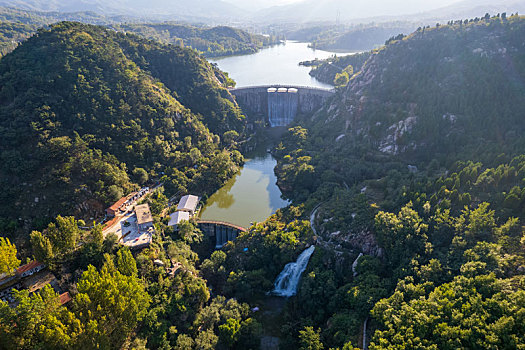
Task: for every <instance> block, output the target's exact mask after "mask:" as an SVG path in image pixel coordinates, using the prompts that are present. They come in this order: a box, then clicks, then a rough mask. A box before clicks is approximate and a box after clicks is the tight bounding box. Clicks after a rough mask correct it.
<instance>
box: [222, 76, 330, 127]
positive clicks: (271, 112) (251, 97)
mask: <svg viewBox="0 0 525 350" xmlns="http://www.w3.org/2000/svg"><path fill="white" fill-rule="evenodd" d="M230 93H231V94H232V95H233V96H235V100H236V101H237V104H238V105H239V106H240V107H241V108H242V110H243V112H244V113H245V114H246V116H247V117H248V118H250V119H264V120H265V121H266V122H267V123H268V124H269V125H270V126H271V127H276V126H287V125H289V124H290V123H291V122H292V121H293V120H294V119H295V118H296V117H297V116H299V115H308V114H311V113H313V112H316V111H317V110H319V109H320V108H321V107H322V106H323V105H324V103H326V101H327V100H328V99H329V98H330V97H331V96H333V95H334V93H335V92H334V90H329V89H321V88H313V87H307V86H284V85H267V86H252V87H243V88H238V89H231V90H230Z"/></svg>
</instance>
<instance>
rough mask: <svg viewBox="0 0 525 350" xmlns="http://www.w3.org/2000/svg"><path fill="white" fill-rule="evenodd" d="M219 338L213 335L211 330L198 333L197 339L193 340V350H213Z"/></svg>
mask: <svg viewBox="0 0 525 350" xmlns="http://www.w3.org/2000/svg"><path fill="white" fill-rule="evenodd" d="M218 341H219V337H217V336H216V335H215V333H213V330H211V329H207V330H205V331H202V332H199V335H197V338H195V349H196V350H214V349H215V348H216V346H217V342H218Z"/></svg>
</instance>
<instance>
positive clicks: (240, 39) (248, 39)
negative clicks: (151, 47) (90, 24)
mask: <svg viewBox="0 0 525 350" xmlns="http://www.w3.org/2000/svg"><path fill="white" fill-rule="evenodd" d="M114 27H115V28H116V29H118V30H119V31H125V32H132V33H136V34H138V35H140V36H143V37H146V38H148V39H154V40H157V41H160V42H164V43H168V44H174V45H178V46H187V47H191V48H193V49H195V50H197V51H199V52H200V53H202V54H204V55H205V56H206V57H214V56H226V55H238V54H250V53H255V52H257V51H259V50H260V49H262V48H263V47H265V46H269V45H272V44H277V43H279V42H280V41H279V39H278V38H277V37H274V36H263V35H255V34H250V33H248V32H246V31H244V30H241V29H237V28H232V27H225V26H219V27H211V28H208V27H196V26H191V25H187V24H178V23H159V24H120V25H116V26H114Z"/></svg>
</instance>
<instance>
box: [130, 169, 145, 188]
mask: <svg viewBox="0 0 525 350" xmlns="http://www.w3.org/2000/svg"><path fill="white" fill-rule="evenodd" d="M133 179H134V180H135V181H136V182H137V183H138V184H140V185H143V184H145V183H146V182H148V180H149V176H148V172H147V171H146V170H144V169H143V168H135V169H133Z"/></svg>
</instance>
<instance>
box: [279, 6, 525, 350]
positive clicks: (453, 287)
mask: <svg viewBox="0 0 525 350" xmlns="http://www.w3.org/2000/svg"><path fill="white" fill-rule="evenodd" d="M524 37H525V18H524V17H519V16H517V15H514V16H506V15H503V16H502V15H499V16H495V17H492V18H491V17H490V16H488V15H487V16H485V18H482V19H479V18H477V19H474V20H469V21H461V23H460V22H452V23H449V24H447V25H440V26H437V27H434V28H428V27H427V28H421V29H419V30H417V31H416V32H414V33H413V34H411V35H409V36H408V37H397V38H393V39H392V40H389V41H388V44H387V45H386V46H385V47H383V48H381V49H379V50H376V51H374V52H372V55H371V57H370V58H369V59H368V60H367V62H366V63H365V64H364V66H363V68H362V69H361V70H360V71H359V72H355V75H354V76H353V77H352V78H351V79H350V81H349V83H348V85H347V86H346V87H339V88H338V89H337V90H338V91H337V93H336V96H334V98H333V99H332V101H331V102H330V103H328V104H327V106H326V107H325V108H324V109H322V110H320V111H319V112H318V113H317V114H316V115H315V116H314V117H313V118H308V119H302V120H297V121H296V125H294V126H293V127H292V128H291V129H290V130H289V132H288V134H287V135H285V136H284V137H283V140H282V143H281V144H280V145H279V146H278V147H277V148H276V149H275V155H276V156H277V157H278V166H277V169H276V172H277V175H278V179H279V180H278V181H279V184H280V186H281V188H282V189H283V190H284V191H285V193H286V194H287V195H288V196H289V197H290V198H292V199H293V200H294V204H295V205H297V207H296V208H300V205H305V206H306V207H307V208H308V209H306V210H305V213H304V215H305V216H306V215H308V216H309V215H310V213H312V211H311V210H312V209H313V208H317V209H316V210H315V211H314V212H313V215H312V222H314V224H315V227H316V231H317V233H318V237H317V242H318V243H317V248H316V252H315V253H314V255H313V256H312V259H311V260H310V263H309V265H308V268H307V270H306V271H305V274H304V275H303V278H302V282H301V287H300V290H299V292H298V295H297V300H296V303H295V304H294V308H295V307H296V308H297V309H294V311H293V312H292V314H291V315H290V316H289V318H288V323H287V324H286V327H290V328H291V329H290V328H285V329H286V330H287V332H288V333H293V332H295V333H296V334H297V333H299V331H300V330H301V329H304V331H303V332H306V331H308V332H309V333H314V334H315V333H316V332H315V330H316V329H319V330H320V331H318V332H317V333H318V334H317V336H316V339H317V340H318V341H321V342H323V343H324V346H325V348H328V347H332V348H337V347H342V346H343V345H345V344H346V345H348V344H347V342H348V341H349V340H350V341H351V342H352V344H353V345H356V344H359V346H361V342H362V340H361V339H362V336H361V335H362V334H363V328H362V327H363V325H364V324H365V325H368V331H369V332H368V334H369V335H370V338H369V341H370V343H369V345H370V346H369V348H370V349H378V350H379V349H393V348H395V349H408V348H410V349H412V348H432V349H458V348H462V349H488V348H498V349H518V348H520V347H523V345H524V344H525V338H524V336H523V334H525V333H524V328H523V325H524V324H525V323H524V319H523V315H525V313H524V312H525V292H524V290H525V269H524V266H525V255H524V254H525V232H524V230H523V227H524V226H523V225H524V223H525V186H524V184H525V161H524V160H525V154H524V153H525V152H524V150H525V147H524V146H525V133H524V131H525V119H524V118H523V116H524V115H525V41H524V40H523V38H524ZM299 204H300V205H299ZM312 296H315V297H312ZM327 301H329V302H327ZM365 320H367V321H366V322H365ZM298 325H309V326H312V327H313V328H309V329H306V328H304V326H298ZM303 334H304V333H303ZM291 341H294V340H291ZM295 345H296V346H297V345H298V342H297V341H295ZM346 345H345V347H346ZM350 348H352V347H351V346H350Z"/></svg>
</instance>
